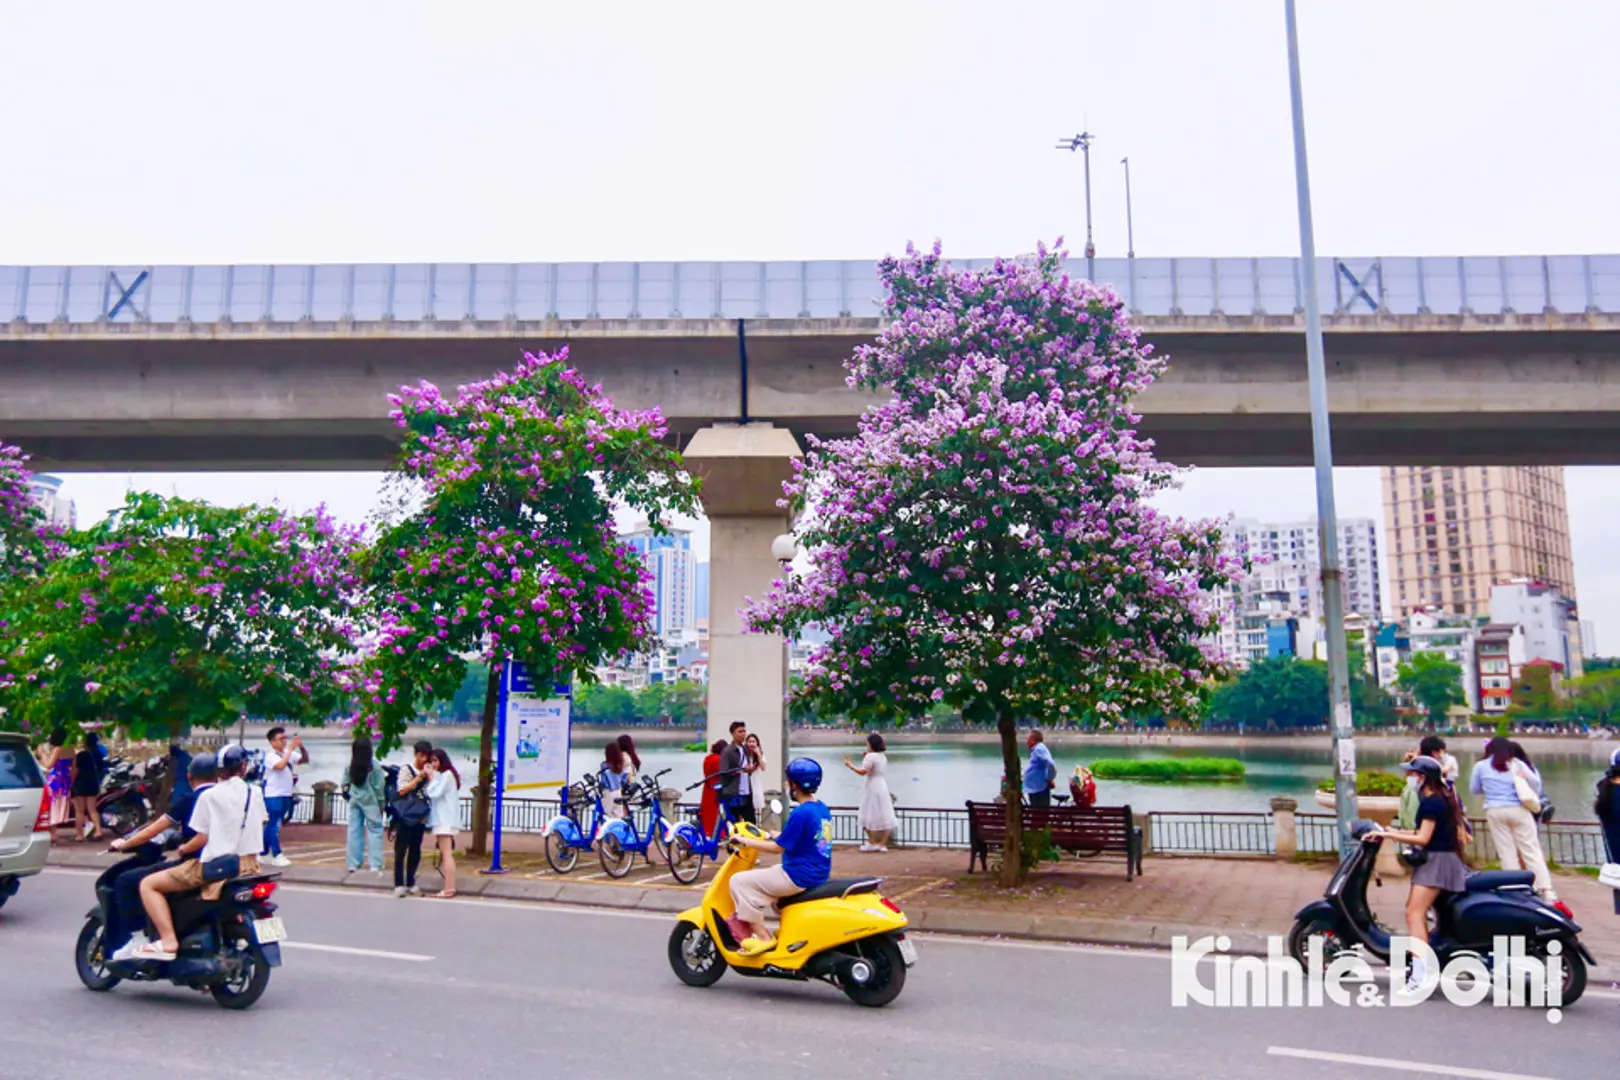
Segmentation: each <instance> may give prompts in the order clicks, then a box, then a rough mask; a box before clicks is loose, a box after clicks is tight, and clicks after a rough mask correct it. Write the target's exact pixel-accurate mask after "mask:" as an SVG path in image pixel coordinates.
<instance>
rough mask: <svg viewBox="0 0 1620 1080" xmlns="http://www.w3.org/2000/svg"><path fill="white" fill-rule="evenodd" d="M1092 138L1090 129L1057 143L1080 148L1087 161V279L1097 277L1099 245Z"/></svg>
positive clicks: (1090, 279)
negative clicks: (1095, 236)
mask: <svg viewBox="0 0 1620 1080" xmlns="http://www.w3.org/2000/svg"><path fill="white" fill-rule="evenodd" d="M1091 140H1092V134H1091V132H1089V131H1082V132H1081V133H1080V134H1078V135H1071V136H1070V137H1069V138H1067V139H1063V140H1061V141H1060V142H1059V143H1058V144H1057V148H1058V149H1059V150H1069V151H1071V152H1072V151H1075V150H1078V151H1080V153H1081V156H1082V157H1084V158H1085V163H1086V166H1085V167H1086V279H1087V280H1088V281H1095V280H1096V279H1097V245H1095V244H1093V243H1092V242H1091Z"/></svg>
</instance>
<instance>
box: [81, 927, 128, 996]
mask: <svg viewBox="0 0 1620 1080" xmlns="http://www.w3.org/2000/svg"><path fill="white" fill-rule="evenodd" d="M103 930H105V927H103V926H102V925H101V917H100V916H98V915H92V916H91V917H90V918H89V919H87V920H85V924H84V929H82V930H80V931H79V940H78V942H77V943H75V945H74V946H73V967H74V969H75V970H76V971H78V973H79V981H80V982H82V983H84V985H85V987H86V988H87V989H90V990H94V991H96V992H97V993H101V992H104V991H107V990H111V989H112V988H113V987H115V986H117V985H118V984H119V983H121V982H123V980H122V979H120V978H119V977H118V976H116V975H109V974H108V973H107V951H106V949H105V948H104V947H103V945H102V939H103V933H102V932H103Z"/></svg>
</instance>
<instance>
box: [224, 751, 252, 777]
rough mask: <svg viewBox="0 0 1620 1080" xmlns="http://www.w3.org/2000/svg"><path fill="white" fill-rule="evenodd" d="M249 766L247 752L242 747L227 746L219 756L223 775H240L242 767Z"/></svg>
mask: <svg viewBox="0 0 1620 1080" xmlns="http://www.w3.org/2000/svg"><path fill="white" fill-rule="evenodd" d="M245 764H247V751H246V750H244V749H242V748H241V747H240V746H227V747H226V748H225V749H224V750H221V751H220V754H219V771H220V772H223V773H239V772H241V771H242V766H243V765H245Z"/></svg>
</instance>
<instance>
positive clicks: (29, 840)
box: [0, 732, 51, 907]
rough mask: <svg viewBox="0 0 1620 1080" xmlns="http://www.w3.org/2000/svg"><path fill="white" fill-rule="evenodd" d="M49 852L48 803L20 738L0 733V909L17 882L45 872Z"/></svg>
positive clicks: (35, 770) (13, 894)
mask: <svg viewBox="0 0 1620 1080" xmlns="http://www.w3.org/2000/svg"><path fill="white" fill-rule="evenodd" d="M50 852H51V800H50V796H49V795H47V794H46V793H45V780H44V778H43V777H42V776H40V773H39V766H38V764H36V763H35V761H34V755H33V753H32V751H30V750H29V747H28V740H27V739H25V738H23V736H21V735H10V734H6V733H5V732H0V907H4V906H5V903H6V901H7V900H10V899H11V898H12V897H13V896H15V895H16V894H17V885H18V882H19V881H20V880H21V879H23V878H25V877H32V876H33V875H35V874H37V873H39V872H40V871H41V870H43V869H45V858H46V856H48V855H49V854H50Z"/></svg>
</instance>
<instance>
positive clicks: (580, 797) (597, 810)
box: [545, 774, 607, 874]
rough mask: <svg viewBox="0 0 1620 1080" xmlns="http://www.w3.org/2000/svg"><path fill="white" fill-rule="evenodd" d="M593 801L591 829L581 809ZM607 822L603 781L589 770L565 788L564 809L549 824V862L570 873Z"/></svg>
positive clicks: (561, 870) (547, 834) (547, 856)
mask: <svg viewBox="0 0 1620 1080" xmlns="http://www.w3.org/2000/svg"><path fill="white" fill-rule="evenodd" d="M586 805H593V806H594V810H593V811H592V814H591V825H590V828H589V829H588V830H587V829H586V828H585V825H584V823H583V822H581V821H580V818H579V815H580V809H581V808H582V807H584V806H586ZM606 824H607V811H606V810H604V809H603V808H602V782H601V781H600V780H598V779H597V778H596V777H595V776H592V775H590V774H586V775H585V776H582V777H580V780H579V783H578V784H576V785H574V786H573V787H571V788H565V789H563V806H562V813H560V814H558V815H557V816H556V817H554V818H552V819H551V821H550V823H548V824H547V825H546V844H545V848H546V862H547V864H549V865H550V867H551V868H552V869H553V870H555V871H556V872H557V873H559V874H566V873H568V871H570V870H572V869H573V868H574V867H575V866H576V865H578V863H579V853H580V852H581V851H589V850H590V849H591V845H592V844H593V843H595V841H596V838H597V837H598V836H600V835H601V833H602V829H603V828H604V827H605V826H606Z"/></svg>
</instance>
